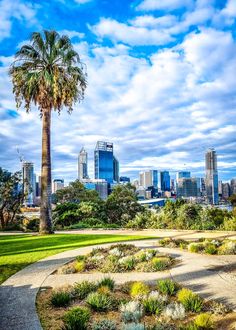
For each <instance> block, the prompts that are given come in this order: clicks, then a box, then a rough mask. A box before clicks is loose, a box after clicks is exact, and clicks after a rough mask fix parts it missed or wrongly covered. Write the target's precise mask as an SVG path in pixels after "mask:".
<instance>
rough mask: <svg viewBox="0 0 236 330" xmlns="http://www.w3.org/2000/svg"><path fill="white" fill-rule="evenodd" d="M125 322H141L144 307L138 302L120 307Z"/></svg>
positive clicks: (131, 302)
mask: <svg viewBox="0 0 236 330" xmlns="http://www.w3.org/2000/svg"><path fill="white" fill-rule="evenodd" d="M120 311H121V319H122V321H123V322H125V323H127V322H135V323H137V322H139V321H140V320H141V318H142V316H143V308H142V305H141V304H140V303H139V302H138V301H130V302H128V303H127V304H122V305H121V307H120Z"/></svg>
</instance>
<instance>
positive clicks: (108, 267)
mask: <svg viewBox="0 0 236 330" xmlns="http://www.w3.org/2000/svg"><path fill="white" fill-rule="evenodd" d="M100 270H101V272H103V273H116V272H118V271H119V264H118V258H117V257H115V256H112V255H111V256H109V257H107V258H106V261H105V262H104V263H103V265H102V267H101V269H100Z"/></svg>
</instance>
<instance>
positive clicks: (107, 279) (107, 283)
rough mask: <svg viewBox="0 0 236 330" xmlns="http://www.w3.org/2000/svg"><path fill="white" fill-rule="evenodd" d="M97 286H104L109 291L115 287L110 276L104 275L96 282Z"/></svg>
mask: <svg viewBox="0 0 236 330" xmlns="http://www.w3.org/2000/svg"><path fill="white" fill-rule="evenodd" d="M97 286H98V287H102V286H106V287H108V288H109V289H110V290H111V291H113V290H114V287H115V281H114V280H113V279H112V278H111V277H104V278H103V279H102V280H101V281H99V282H98V284H97Z"/></svg>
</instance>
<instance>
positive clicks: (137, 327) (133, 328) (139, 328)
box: [122, 323, 145, 330]
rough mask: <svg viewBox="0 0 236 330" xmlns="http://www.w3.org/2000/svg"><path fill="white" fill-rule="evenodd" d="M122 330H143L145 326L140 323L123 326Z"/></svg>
mask: <svg viewBox="0 0 236 330" xmlns="http://www.w3.org/2000/svg"><path fill="white" fill-rule="evenodd" d="M122 330H145V326H144V324H142V323H130V324H124V325H123V327H122Z"/></svg>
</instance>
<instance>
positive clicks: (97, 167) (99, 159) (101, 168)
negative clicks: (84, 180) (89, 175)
mask: <svg viewBox="0 0 236 330" xmlns="http://www.w3.org/2000/svg"><path fill="white" fill-rule="evenodd" d="M94 171H95V179H104V180H106V181H107V182H108V183H113V176H114V172H113V143H110V142H104V141H98V142H97V144H96V148H95V151H94Z"/></svg>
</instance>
